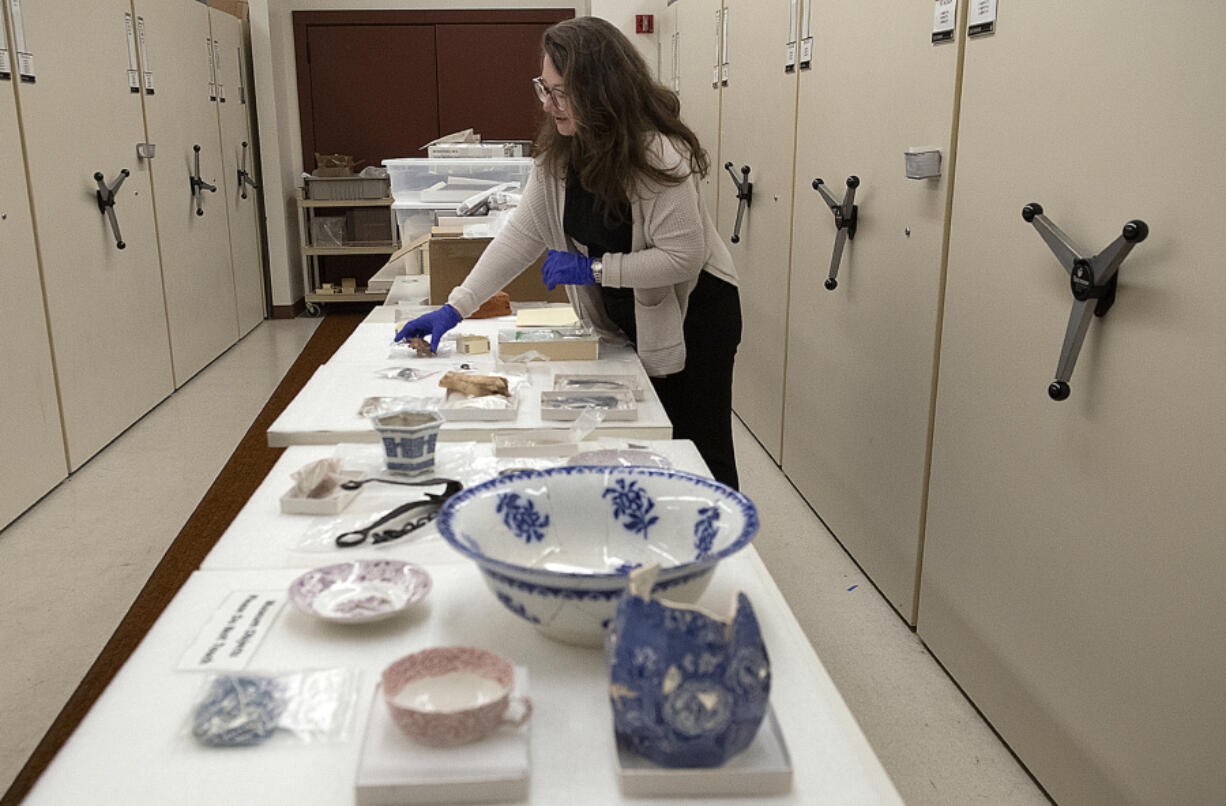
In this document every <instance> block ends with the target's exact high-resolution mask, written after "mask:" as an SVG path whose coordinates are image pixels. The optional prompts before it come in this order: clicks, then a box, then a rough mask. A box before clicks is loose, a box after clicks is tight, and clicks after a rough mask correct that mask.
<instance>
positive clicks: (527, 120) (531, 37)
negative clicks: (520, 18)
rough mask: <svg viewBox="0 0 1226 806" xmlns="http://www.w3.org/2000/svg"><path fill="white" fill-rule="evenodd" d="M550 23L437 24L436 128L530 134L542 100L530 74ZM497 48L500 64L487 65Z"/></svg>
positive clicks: (490, 135) (515, 136) (486, 134)
mask: <svg viewBox="0 0 1226 806" xmlns="http://www.w3.org/2000/svg"><path fill="white" fill-rule="evenodd" d="M548 27H549V24H548V23H507V24H501V25H492V24H491V25H480V24H470V25H439V26H436V28H435V41H436V43H437V46H438V121H439V122H438V126H439V133H440V134H448V133H450V132H456V131H461V130H463V129H467V128H472V129H473V130H474V131H475V132H477V133H478V134H480V135H481V137H482V138H483V139H485V140H532V139H534V138H535V137H536V132H537V130H538V129H539V128H540V125H541V116H542V112H541V104H540V102H539V101H537V99H536V95H535V94H534V93H533V91H532V79H533V78H534V77H535V76H539V75H540V74H541V34H543V33H544V32H545V29H546V28H548ZM495 54H496V57H497V60H498V69H496V70H491V69H490V59H491V58H492V57H494V55H495Z"/></svg>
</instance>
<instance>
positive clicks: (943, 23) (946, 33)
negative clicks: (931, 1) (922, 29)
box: [932, 0, 958, 45]
mask: <svg viewBox="0 0 1226 806" xmlns="http://www.w3.org/2000/svg"><path fill="white" fill-rule="evenodd" d="M957 21H958V0H936V2H935V6H934V8H933V12H932V43H933V44H934V45H935V44H937V43H939V42H952V41H953V40H954V26H955V25H956V24H957Z"/></svg>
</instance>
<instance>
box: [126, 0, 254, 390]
mask: <svg viewBox="0 0 1226 806" xmlns="http://www.w3.org/2000/svg"><path fill="white" fill-rule="evenodd" d="M134 5H135V8H136V12H137V21H138V23H139V24H140V27H139V32H140V37H141V39H142V50H141V52H142V53H143V54H144V59H145V62H146V63H145V65H144V68H145V69H144V70H143V71H142V75H143V76H144V81H143V82H142V85H143V87H144V101H145V122H146V131H147V137H148V141H149V142H151V143H154V144H155V145H156V146H157V156H156V157H155V158H154V159H153V160H152V167H151V169H150V172H151V174H152V176H153V191H154V198H155V202H156V203H155V206H154V209H155V212H156V214H157V234H158V243H159V244H160V247H161V250H160V251H161V258H162V281H163V284H164V287H165V293H166V318H167V321H168V322H169V324H170V349H171V356H172V359H173V361H174V376H175V386H176V387H179V386H182V385H183V384H184V383H186V382H187V381H188V379H190V378H191V377H192V376H193V375H195V374H196V373H197V372H199V371H200V370H201V369H202V368H203V367H204V366H205V365H206V364H208V363H209V362H210V361H212V360H213V359H214V358H216V357H217V356H218V355H220V354H221V353H222V352H224V351H225V350H226V349H227V348H229V347H230V345H232V344H233V343H234V342H235V340H236V339H237V337H238V315H237V311H236V306H237V300H236V297H235V293H234V271H233V268H232V267H231V265H230V231H229V223H228V220H227V218H228V216H227V209H226V208H227V206H228V205H227V202H228V199H227V195H228V194H227V192H226V186H225V180H224V177H223V167H224V166H223V163H222V156H221V141H220V138H219V136H218V128H217V127H218V118H217V106H218V99H219V90H221V89H223V88H224V86H225V85H224V84H223V83H222V82H220V81H218V80H217V77H216V76H215V75H214V71H213V63H214V61H215V60H216V58H217V57H218V56H219V55H220V54H219V53H218V52H217V51H218V49H217V48H215V47H214V45H213V40H212V37H211V34H210V31H209V10H208V8H207V7H206V6H203V5H201V4H199V3H188V2H175V3H165V2H155V1H152V0H136V2H135V4H134ZM234 90H235V91H234V93H233V94H234V95H237V88H234ZM235 100H237V98H235Z"/></svg>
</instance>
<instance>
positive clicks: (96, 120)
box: [15, 0, 202, 470]
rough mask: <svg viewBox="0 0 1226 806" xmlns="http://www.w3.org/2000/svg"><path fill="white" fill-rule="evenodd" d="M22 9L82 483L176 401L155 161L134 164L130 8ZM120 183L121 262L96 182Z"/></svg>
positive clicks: (30, 126) (36, 176) (45, 224)
mask: <svg viewBox="0 0 1226 806" xmlns="http://www.w3.org/2000/svg"><path fill="white" fill-rule="evenodd" d="M21 8H22V22H23V24H24V33H25V40H26V43H27V47H28V48H29V50H30V51H31V52H32V54H33V56H34V61H35V68H36V81H34V82H17V83H16V84H15V86H16V89H17V92H18V99H19V101H20V111H21V119H22V125H23V134H24V144H25V149H26V159H27V166H28V170H29V177H30V182H31V194H32V196H33V201H34V213H35V220H36V223H37V237H38V246H39V254H40V257H41V262H42V278H43V288H44V293H45V294H46V304H47V313H48V319H49V323H50V332H51V342H52V346H53V348H54V354H55V362H56V377H57V379H58V382H59V390H60V400H61V404H62V411H63V418H64V431H65V435H66V439H67V446H68V458H69V465H70V469H73V470H75V469H76V468H78V467H80V466H81V464H83V463H84V462H85V461H86V460H87V459H89V457H91V456H93V454H94V453H96V452H97V451H98V450H99V449H100V448H102V447H103V446H104V445H106V444H107V443H108V442H110V441H111V440H112V439H114V438H115V437H116V436H117V435H118V434H119V433H120V432H122V431H123V430H124V429H125V428H127V427H128V426H129V425H131V424H132V423H133V422H135V421H136V420H137V419H138V418H140V417H141V416H142V415H143V414H144V413H145V412H147V411H148V410H149V409H151V408H153V406H155V405H157V403H158V402H160V401H161V400H162V399H163V398H165V397H166V396H167V395H169V394H170V393H171V392H172V391H173V389H174V379H173V376H172V373H171V365H170V350H169V349H168V347H167V345H168V344H169V338H170V337H169V333H168V329H167V325H166V306H165V301H164V298H163V295H162V276H161V270H160V266H159V263H158V247H157V235H156V231H155V229H154V217H153V193H152V184H151V179H150V170H149V161H148V160H142V159H139V158H138V156H137V144H138V143H143V142H146V139H145V126H144V121H143V119H142V111H141V98H140V94H139V82H138V80H137V76H136V70H135V68H136V64H135V62H134V61H130V59H129V53H130V52H133V53H134V52H135V40H134V39H133V38H130V37H134V36H135V33H134V20H133V19H132V15H131V5H130V4H129V3H128V2H127V0H100V1H99V2H95V3H84V4H83V3H77V2H70V0H40V2H37V3H23V4H22V7H21ZM201 46H202V45H201ZM130 47H132V51H130V50H129V48H130ZM83 54H89V59H88V61H86V60H85V59H84V58H83ZM169 61H170V59H169V58H168V59H167V62H168V63H169ZM130 70H131V73H130V72H129V71H130ZM131 82H137V83H136V84H135V85H134V84H133V83H131ZM133 86H135V87H136V89H137V91H136V92H133ZM123 171H127V172H128V174H127V176H126V178H125V179H124V181H123V184H122V185H120V186H119V188H118V190H117V191H116V192H115V195H114V207H113V212H114V213H115V217H116V219H117V221H118V223H119V227H120V232H121V236H122V240H123V244H124V248H122V249H121V248H119V245H118V243H117V240H118V239H117V237H116V235H115V233H113V232H112V230H111V226H110V224H109V223H108V220H107V217H106V216H105V215H103V214H102V213H101V212H100V210H99V203H98V196H97V191H98V185H97V183H96V182H95V180H94V175H95V173H97V174H101V175H102V177H103V181H104V182H106V183H107V185H108V186H113V185H114V184H115V182H116V181H117V180H118V179H119V178H120V177H121V176H122V173H121V172H123ZM181 181H182V182H183V185H184V187H186V178H183V179H182V180H181Z"/></svg>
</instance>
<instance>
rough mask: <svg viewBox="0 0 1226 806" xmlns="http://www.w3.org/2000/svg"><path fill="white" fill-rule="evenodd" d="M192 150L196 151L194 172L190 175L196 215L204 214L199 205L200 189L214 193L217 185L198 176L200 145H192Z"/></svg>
mask: <svg viewBox="0 0 1226 806" xmlns="http://www.w3.org/2000/svg"><path fill="white" fill-rule="evenodd" d="M192 150H193V151H195V152H196V154H195V159H196V172H195V173H194V174H193V175H192V178H191V186H192V199H194V200H195V202H196V215H204V208H203V207H201V205H200V190H201V189H202V188H203V189H204V190H207V191H209V192H210V193H216V192H217V186H216V185H210V184H209V183H208V182H205V181H204V180H203V179H201V178H200V146H198V145H194V146H192Z"/></svg>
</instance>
